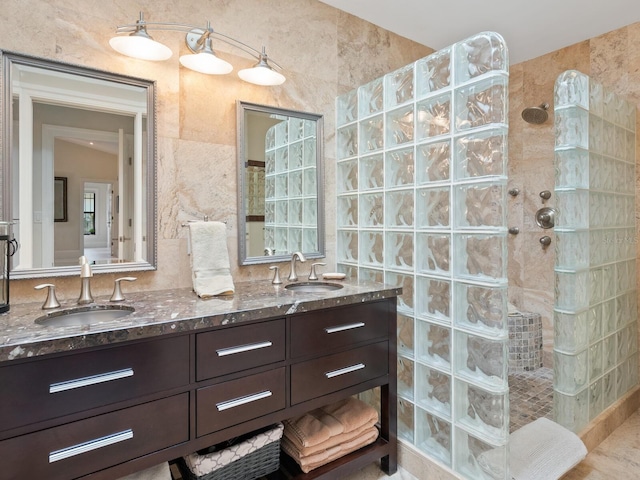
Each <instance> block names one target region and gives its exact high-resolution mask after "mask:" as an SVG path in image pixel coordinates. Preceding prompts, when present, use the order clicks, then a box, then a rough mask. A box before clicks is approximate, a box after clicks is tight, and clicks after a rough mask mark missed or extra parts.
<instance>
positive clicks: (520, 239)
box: [507, 23, 640, 365]
mask: <svg viewBox="0 0 640 480" xmlns="http://www.w3.org/2000/svg"><path fill="white" fill-rule="evenodd" d="M569 69H575V70H579V71H581V72H583V73H585V74H588V75H590V76H591V78H593V79H594V80H595V81H597V82H599V83H602V84H604V85H607V86H609V87H610V88H611V90H613V91H614V92H615V93H617V94H620V95H623V96H625V97H627V98H628V99H630V100H631V101H635V102H636V103H640V75H639V74H638V71H639V70H640V23H635V24H632V25H629V26H627V27H623V28H620V29H618V30H614V31H612V32H610V33H607V34H605V35H601V36H599V37H595V38H591V39H589V40H586V41H584V42H580V43H577V44H575V45H571V46H568V47H566V48H563V49H561V50H557V51H555V52H552V53H549V54H547V55H544V56H541V57H538V58H535V59H533V60H529V61H527V62H523V63H519V64H517V65H512V66H511V67H510V78H509V87H510V89H509V110H510V111H509V187H510V188H513V187H517V188H519V189H520V194H519V195H518V196H517V197H509V198H508V199H507V201H508V202H509V204H510V205H509V210H508V223H509V226H516V227H519V228H520V234H519V235H516V236H513V235H510V236H509V240H508V254H509V271H508V278H509V299H510V301H511V302H512V303H514V304H515V305H516V306H517V307H518V308H519V309H521V310H524V311H529V312H537V313H540V314H541V315H542V318H543V328H544V332H543V335H544V350H545V364H547V365H550V364H551V362H552V349H553V323H552V322H553V300H554V276H553V275H554V274H553V266H554V259H555V248H554V246H555V237H554V233H553V230H542V229H541V228H540V227H538V226H537V225H536V223H535V218H534V214H535V212H536V210H538V209H539V208H540V207H542V206H545V205H546V206H555V205H556V199H555V197H554V196H552V197H551V198H550V199H549V200H548V201H544V202H543V201H542V199H541V198H540V196H539V193H540V192H541V191H542V190H550V191H551V192H553V187H554V167H553V161H554V138H555V137H554V133H553V126H554V116H553V87H554V83H555V80H556V78H557V77H558V75H559V74H560V73H562V72H563V71H565V70H569ZM545 102H546V103H549V105H550V107H549V120H547V122H545V123H544V124H542V125H530V124H528V123H526V122H525V121H524V120H522V118H521V116H520V115H521V112H522V110H523V109H524V108H525V107H530V106H537V105H540V104H541V103H545ZM637 117H638V116H637ZM637 151H640V150H639V149H638V148H637ZM636 183H637V182H636ZM636 211H638V208H636ZM636 215H637V213H636ZM543 235H549V236H550V237H551V239H552V243H551V245H550V246H549V247H548V248H547V249H543V248H542V246H541V245H540V243H539V239H540V237H541V236H543ZM636 238H637V237H636Z"/></svg>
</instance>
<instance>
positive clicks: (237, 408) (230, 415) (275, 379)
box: [196, 367, 285, 437]
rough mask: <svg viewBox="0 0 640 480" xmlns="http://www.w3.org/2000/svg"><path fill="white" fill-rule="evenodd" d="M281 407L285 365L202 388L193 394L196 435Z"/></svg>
mask: <svg viewBox="0 0 640 480" xmlns="http://www.w3.org/2000/svg"><path fill="white" fill-rule="evenodd" d="M284 407H285V368H284V367H282V368H278V369H275V370H271V371H268V372H264V373H259V374H257V375H250V376H248V377H245V378H241V379H238V380H232V381H229V382H223V383H220V384H218V385H212V386H210V387H205V388H201V389H199V390H198V391H197V396H196V411H197V414H196V422H197V427H196V430H197V435H198V436H199V437H200V436H202V435H206V434H208V433H212V432H215V431H218V430H221V429H223V428H226V427H230V426H232V425H237V424H238V423H242V422H244V421H246V420H251V419H253V418H258V417H261V416H262V415H266V414H268V413H271V412H275V411H277V410H282V409H283V408H284Z"/></svg>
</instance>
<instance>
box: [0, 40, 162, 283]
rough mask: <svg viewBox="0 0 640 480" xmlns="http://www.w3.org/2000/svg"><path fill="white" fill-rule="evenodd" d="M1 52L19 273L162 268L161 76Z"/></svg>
mask: <svg viewBox="0 0 640 480" xmlns="http://www.w3.org/2000/svg"><path fill="white" fill-rule="evenodd" d="M0 55H1V56H2V85H3V92H2V123H3V131H2V135H3V136H2V152H3V161H2V218H3V220H5V221H8V222H11V224H12V231H13V235H14V237H15V238H16V240H17V241H18V245H19V248H18V251H17V252H16V253H15V255H14V256H13V257H12V262H11V277H12V278H31V277H45V276H61V275H74V274H77V273H79V271H80V270H79V265H78V258H79V257H80V256H82V255H84V256H85V257H86V258H87V260H88V261H89V262H90V263H91V264H92V267H93V271H94V272H95V273H100V272H123V271H140V270H153V269H155V268H156V241H155V236H156V234H155V224H156V220H155V218H156V217H155V216H156V213H155V212H156V186H155V182H156V180H155V152H156V149H155V139H156V135H155V84H154V82H153V81H149V80H143V79H139V78H133V77H127V76H123V75H117V74H113V73H109V72H104V71H99V70H94V69H90V68H85V67H82V66H76V65H70V64H64V63H58V62H53V61H49V60H47V59H42V58H36V57H30V56H26V55H22V54H18V53H14V52H6V51H5V52H0Z"/></svg>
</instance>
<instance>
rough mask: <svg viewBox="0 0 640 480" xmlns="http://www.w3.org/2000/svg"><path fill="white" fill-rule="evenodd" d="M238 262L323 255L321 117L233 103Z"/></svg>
mask: <svg viewBox="0 0 640 480" xmlns="http://www.w3.org/2000/svg"><path fill="white" fill-rule="evenodd" d="M237 120H238V139H237V140H238V205H239V212H238V261H239V263H240V265H253V264H257V263H270V262H278V261H285V260H288V259H290V258H291V254H292V253H293V252H302V253H304V255H305V256H306V257H308V258H320V257H324V256H325V242H324V197H323V193H324V184H323V163H322V158H323V157H322V144H323V138H324V137H323V125H322V115H319V114H315V113H307V112H298V111H294V110H287V109H282V108H276V107H270V106H266V105H258V104H253V103H248V102H243V101H238V102H237Z"/></svg>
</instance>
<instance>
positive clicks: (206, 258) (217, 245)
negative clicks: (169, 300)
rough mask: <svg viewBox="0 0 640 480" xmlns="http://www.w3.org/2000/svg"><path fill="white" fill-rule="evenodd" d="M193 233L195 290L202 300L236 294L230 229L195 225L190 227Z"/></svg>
mask: <svg viewBox="0 0 640 480" xmlns="http://www.w3.org/2000/svg"><path fill="white" fill-rule="evenodd" d="M189 233H190V237H191V278H192V280H193V290H194V291H195V292H196V293H197V294H198V296H199V297H202V298H206V297H212V296H214V295H230V294H232V293H233V292H234V291H235V286H234V285H233V279H232V278H231V268H230V266H229V252H228V251H227V230H226V225H225V224H224V223H221V222H193V223H190V224H189Z"/></svg>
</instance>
